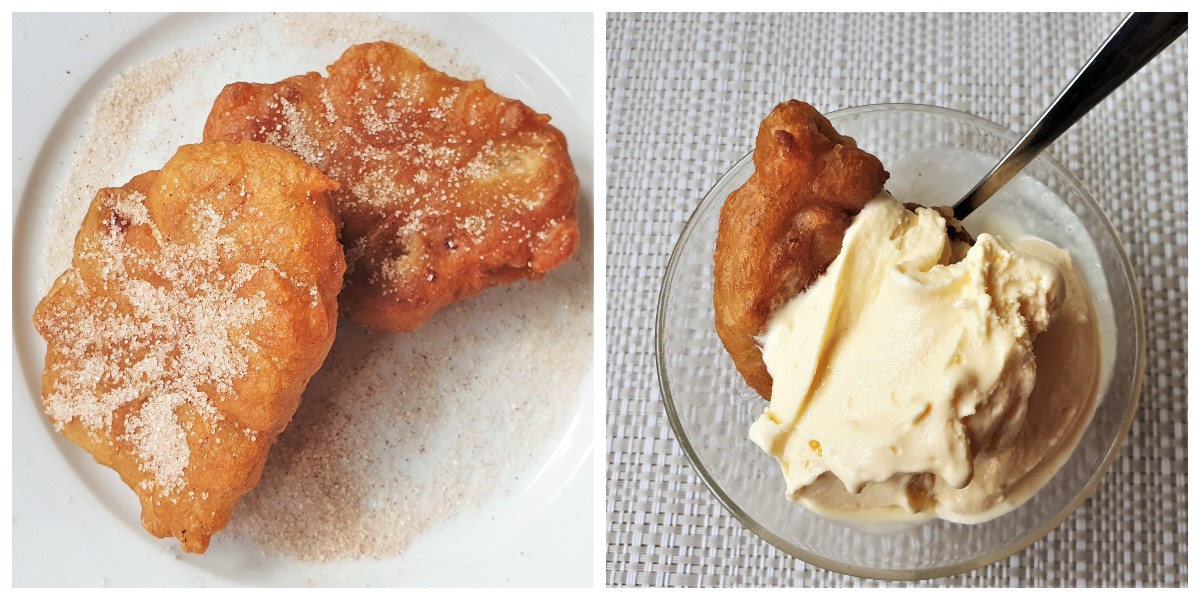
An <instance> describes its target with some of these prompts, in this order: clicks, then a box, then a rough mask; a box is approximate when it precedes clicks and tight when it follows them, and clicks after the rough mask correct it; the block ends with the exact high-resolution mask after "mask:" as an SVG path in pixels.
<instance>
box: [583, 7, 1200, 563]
mask: <svg viewBox="0 0 1200 600" xmlns="http://www.w3.org/2000/svg"><path fill="white" fill-rule="evenodd" d="M1119 21H1120V15H1113V14H1086V15H1084V14H1079V15H1054V14H1039V15H983V14H972V15H956V14H938V15H877V14H876V15H871V14H855V15H848V14H842V15H814V14H799V15H681V14H666V15H663V14H656V15H624V14H610V15H609V17H608V24H607V29H608V32H607V33H608V35H607V50H608V61H607V63H608V73H607V80H608V86H607V87H608V118H607V127H608V131H607V139H608V176H607V179H608V215H607V218H608V235H607V244H608V272H607V274H606V275H607V283H608V315H607V317H608V318H607V328H608V356H607V360H608V374H607V377H608V456H609V467H608V483H607V511H608V528H607V537H608V552H607V557H606V560H607V567H608V574H607V583H608V584H609V585H686V586H694V585H704V586H710V585H713V586H715V585H727V586H728V585H746V586H759V585H763V586H767V585H795V586H799V585H850V586H876V585H913V584H902V583H900V584H896V583H887V582H880V581H875V580H869V579H859V578H855V577H849V576H845V575H841V574H838V573H835V572H832V571H827V570H824V569H821V568H818V567H815V566H812V565H807V564H805V563H803V562H801V561H799V560H796V559H794V558H791V557H790V556H788V555H787V554H785V553H783V552H781V551H779V550H777V549H775V548H774V547H773V546H771V545H769V544H767V543H766V542H764V541H762V540H760V539H759V538H757V537H756V536H755V535H754V534H753V533H751V532H750V531H749V530H747V529H746V528H744V527H743V526H742V525H741V523H739V522H738V521H737V520H736V519H735V518H734V517H733V516H732V515H731V514H730V513H729V512H727V511H726V510H725V509H724V508H722V507H721V505H720V504H719V503H718V502H717V500H716V499H715V498H714V497H713V496H712V494H711V493H710V492H709V490H708V489H707V488H706V487H705V486H704V484H703V483H702V482H701V481H700V479H699V477H697V475H696V473H695V472H694V470H693V469H692V467H691V465H690V464H689V463H688V461H687V458H686V457H685V456H684V454H683V451H682V450H681V449H680V447H679V444H678V442H677V441H676V439H675V436H674V434H673V433H672V431H671V428H670V426H669V424H668V422H667V418H666V414H665V412H664V409H663V406H662V402H661V399H660V393H659V384H658V376H657V372H656V369H655V359H654V317H655V304H656V301H657V297H658V292H659V286H660V285H661V282H662V278H663V274H664V271H665V269H666V265H667V260H668V258H669V257H670V254H671V250H672V248H673V246H674V244H675V241H676V240H677V238H678V237H679V234H680V233H681V231H682V229H683V225H684V223H685V222H686V221H687V218H688V216H689V215H690V214H691V212H692V210H693V209H694V208H695V207H696V205H697V204H698V203H699V201H700V199H701V197H702V196H703V194H704V192H705V191H706V190H707V189H708V188H709V187H710V186H711V185H712V184H713V183H714V182H715V181H716V179H717V178H718V177H719V176H720V175H721V174H722V173H723V172H724V171H725V170H726V169H727V168H728V167H729V166H730V165H731V164H732V163H733V162H734V161H736V160H737V159H738V158H740V157H741V156H742V155H744V154H745V153H746V152H748V151H749V150H750V149H751V148H752V142H753V137H754V133H755V131H756V129H757V126H758V123H759V121H760V120H761V119H762V118H763V116H765V115H766V114H767V113H768V112H769V111H770V109H771V107H772V106H774V105H775V104H776V103H777V102H779V101H781V100H784V99H787V98H800V99H804V100H807V101H809V102H811V103H812V104H813V105H814V106H816V107H818V108H819V109H821V110H823V111H831V110H835V109H839V108H844V107H849V106H855V105H860V104H875V103H881V102H914V103H921V104H934V105H939V106H945V107H949V108H954V109H958V110H962V111H966V112H969V113H974V114H977V115H980V116H983V117H985V118H987V119H990V120H992V121H995V122H997V123H1000V124H1002V125H1005V126H1007V127H1009V128H1011V129H1014V130H1024V129H1025V127H1027V126H1028V125H1029V124H1030V123H1032V121H1033V119H1034V118H1036V116H1037V115H1038V114H1040V112H1041V110H1042V109H1043V108H1044V107H1045V106H1046V105H1047V104H1048V103H1049V101H1050V100H1052V99H1053V98H1054V96H1055V95H1056V94H1057V93H1058V92H1059V90H1060V88H1061V87H1062V85H1063V84H1065V82H1066V81H1068V80H1069V79H1070V77H1071V76H1072V75H1073V74H1074V73H1075V71H1076V70H1077V69H1078V67H1079V65H1081V64H1083V62H1084V61H1085V60H1086V59H1087V58H1088V56H1089V55H1090V54H1091V52H1092V50H1093V49H1094V48H1095V47H1096V46H1098V45H1099V44H1100V42H1102V41H1103V40H1104V39H1105V37H1106V36H1107V34H1108V33H1109V31H1110V30H1111V29H1112V28H1113V27H1114V26H1115V25H1116V24H1117V23H1118V22H1119ZM1049 152H1050V153H1051V154H1052V155H1053V156H1054V157H1056V158H1058V159H1059V160H1061V161H1063V163H1064V164H1066V166H1067V167H1068V168H1069V169H1070V170H1071V171H1072V172H1073V173H1075V174H1076V175H1077V176H1079V178H1080V179H1081V180H1082V181H1083V184H1084V185H1085V187H1086V188H1087V189H1089V190H1090V191H1091V192H1092V193H1093V194H1094V195H1095V196H1096V199H1097V200H1098V201H1099V202H1100V204H1101V205H1102V206H1103V207H1104V208H1105V210H1106V211H1107V212H1108V215H1109V217H1110V218H1111V219H1112V221H1113V224H1114V225H1115V226H1116V228H1117V230H1118V232H1119V233H1120V235H1121V238H1122V239H1123V240H1124V243H1125V246H1126V249H1127V250H1128V252H1129V255H1130V258H1131V260H1132V262H1133V265H1134V269H1135V272H1136V273H1137V277H1138V281H1139V283H1140V285H1141V290H1142V296H1143V299H1144V301H1145V310H1146V318H1147V327H1148V330H1147V340H1148V354H1147V359H1148V360H1147V370H1146V379H1145V385H1144V387H1143V389H1142V395H1141V405H1140V407H1139V408H1138V413H1137V415H1136V417H1135V421H1134V423H1133V427H1132V429H1131V430H1130V433H1129V438H1128V440H1127V441H1126V443H1125V446H1124V447H1123V448H1122V450H1121V453H1120V456H1119V458H1118V459H1117V461H1116V462H1115V463H1114V464H1113V467H1112V470H1111V471H1110V472H1109V473H1108V475H1107V476H1106V477H1105V478H1104V481H1103V482H1102V484H1101V485H1100V487H1099V489H1098V490H1097V491H1096V493H1095V495H1094V496H1093V497H1092V498H1090V499H1089V500H1088V501H1087V502H1086V503H1085V504H1084V505H1083V506H1082V507H1081V508H1079V509H1078V510H1077V511H1075V512H1074V513H1073V514H1072V515H1071V516H1070V517H1069V518H1068V519H1067V520H1066V521H1065V522H1064V523H1063V524H1062V525H1060V526H1059V527H1058V528H1056V529H1054V530H1053V531H1051V532H1050V534H1049V535H1048V536H1046V537H1045V538H1044V539H1042V540H1040V541H1038V542H1036V543H1034V544H1033V545H1032V546H1030V547H1029V548H1027V549H1025V550H1023V551H1021V552H1018V553H1017V554H1016V555H1014V556H1012V557H1010V558H1008V559H1005V560H1003V561H1001V562H999V563H996V564H994V565H991V566H989V567H986V568H983V569H978V570H976V571H973V572H971V573H967V574H963V575H959V576H955V577H949V578H945V579H939V580H933V581H926V582H918V583H916V584H915V585H931V584H932V585H961V586H984V585H1034V586H1040V585H1070V586H1075V585H1121V586H1126V585H1128V586H1132V585H1167V586H1179V585H1186V583H1187V38H1186V35H1185V37H1183V38H1181V39H1180V40H1179V41H1177V42H1176V43H1175V44H1173V45H1172V46H1171V47H1170V48H1168V49H1167V50H1166V51H1165V52H1164V53H1163V54H1162V55H1160V56H1159V57H1158V58H1157V59H1156V60H1155V61H1154V62H1153V63H1152V64H1151V65H1150V66H1149V67H1148V68H1146V69H1145V70H1143V71H1142V72H1140V73H1138V74H1137V75H1135V76H1134V77H1133V79H1131V80H1130V81H1129V82H1128V83H1126V84H1125V86H1124V87H1122V88H1121V89H1120V90H1118V91H1117V92H1116V93H1115V94H1114V95H1113V96H1111V97H1109V98H1108V99H1107V100H1106V101H1105V102H1104V103H1103V104H1101V105H1100V106H1099V107H1098V108H1097V109H1096V110H1094V111H1093V112H1092V113H1091V114H1089V115H1088V116H1087V117H1085V118H1084V119H1083V120H1082V121H1081V122H1080V123H1078V124H1077V125H1076V126H1075V127H1074V128H1073V129H1072V130H1071V131H1069V132H1068V133H1067V134H1066V135H1065V136H1064V137H1063V138H1062V139H1060V140H1059V141H1058V142H1057V143H1056V144H1055V145H1054V146H1052V147H1051V148H1050V150H1049Z"/></svg>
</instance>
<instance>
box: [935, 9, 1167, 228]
mask: <svg viewBox="0 0 1200 600" xmlns="http://www.w3.org/2000/svg"><path fill="white" fill-rule="evenodd" d="M1185 31H1187V13H1130V14H1129V15H1128V16H1127V17H1125V20H1124V21H1122V22H1121V24H1120V25H1118V26H1117V28H1116V29H1115V30H1113V32H1112V34H1111V35H1109V36H1108V39H1107V40H1105V41H1104V43H1103V44H1101V45H1100V48H1099V49H1098V50H1096V53H1095V54H1093V55H1092V57H1091V58H1090V59H1088V61H1087V63H1086V64H1085V65H1084V66H1083V68H1082V69H1080V71H1079V73H1078V74H1076V75H1075V78H1074V79H1072V80H1071V83H1068V84H1067V87H1066V89H1064V90H1063V91H1062V93H1060V94H1059V95H1058V97H1057V98H1055V99H1054V102H1052V103H1051V104H1050V107H1049V108H1047V109H1046V112H1043V113H1042V116H1040V117H1038V120H1037V122H1036V123H1034V124H1033V127H1030V128H1029V131H1028V132H1026V133H1025V136H1024V137H1022V138H1021V141H1019V142H1017V145H1015V146H1013V148H1012V150H1009V151H1008V155H1006V156H1005V157H1004V158H1003V159H1001V160H1000V162H999V163H997V164H996V166H995V167H993V168H992V170H991V172H990V173H988V174H987V175H985V176H984V178H983V179H981V180H980V181H979V183H977V184H975V188H974V189H972V190H971V191H970V192H968V193H967V195H966V196H963V198H962V200H959V201H958V203H956V204H955V205H954V216H955V217H956V218H958V219H960V220H961V219H965V218H966V217H967V215H969V214H971V212H972V211H974V210H975V209H976V208H979V207H980V206H982V205H983V203H984V202H986V201H987V199H988V198H990V197H991V195H992V194H994V193H996V191H997V190H999V189H1000V188H1001V187H1003V186H1004V184H1006V183H1008V180H1009V179H1012V177H1013V176H1014V175H1016V174H1017V172H1018V171H1020V170H1021V169H1023V168H1025V165H1027V164H1029V162H1030V161H1032V160H1033V159H1034V157H1036V156H1037V155H1038V154H1040V153H1041V152H1042V150H1045V149H1046V146H1049V145H1050V144H1051V143H1052V142H1053V141H1054V140H1056V139H1058V136H1060V135H1062V133H1063V132H1064V131H1066V130H1067V129H1069V128H1070V127H1071V126H1072V125H1074V124H1075V122H1076V121H1078V120H1079V118H1080V117H1082V116H1083V115H1085V114H1087V112H1088V111H1089V110H1092V108H1094V107H1095V106H1096V105H1097V104H1099V103H1100V101H1101V100H1103V99H1104V98H1105V97H1106V96H1108V95H1109V94H1110V93H1112V91H1113V90H1115V89H1117V88H1118V87H1120V86H1121V84H1123V83H1125V80H1126V79H1129V77H1130V76H1131V75H1133V74H1134V73H1136V72H1137V71H1138V69H1141V68H1142V67H1143V66H1145V65H1146V63H1148V62H1150V60H1151V59H1153V58H1154V57H1155V56H1158V53H1159V52H1162V51H1163V49H1165V48H1166V47H1167V46H1169V45H1171V42H1173V41H1175V38H1178V37H1179V36H1180V35H1183V32H1185Z"/></svg>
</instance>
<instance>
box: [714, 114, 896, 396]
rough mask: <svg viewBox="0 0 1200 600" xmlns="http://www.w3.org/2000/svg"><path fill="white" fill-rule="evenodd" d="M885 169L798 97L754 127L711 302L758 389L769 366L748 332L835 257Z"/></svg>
mask: <svg viewBox="0 0 1200 600" xmlns="http://www.w3.org/2000/svg"><path fill="white" fill-rule="evenodd" d="M887 178H888V173H887V171H885V170H884V169H883V164H882V163H880V162H879V159H877V158H875V157H874V156H872V155H871V154H868V153H867V152H864V151H863V150H860V149H859V148H858V147H857V146H856V145H855V142H854V140H853V139H851V138H849V137H846V136H843V135H839V134H838V132H837V131H835V130H834V129H833V125H831V124H830V123H829V120H828V119H826V118H825V117H824V116H822V115H821V113H819V112H817V110H816V109H815V108H813V107H812V106H810V105H808V104H806V103H804V102H800V101H797V100H789V101H787V102H784V103H782V104H779V105H778V106H776V107H775V108H774V110H772V111H771V114H770V115H768V116H767V118H766V119H764V120H763V122H762V124H761V125H760V126H759V129H758V138H757V140H756V141H755V145H754V174H753V175H751V176H750V179H749V181H747V182H746V183H745V184H744V185H743V186H742V187H740V188H738V189H737V190H736V191H734V192H733V193H732V194H730V195H729V198H728V199H726V201H725V205H724V206H723V207H722V208H721V220H720V224H719V225H718V230H717V247H716V253H715V254H714V255H713V260H714V262H715V268H714V270H713V276H714V290H713V305H714V308H715V309H716V326H717V334H718V335H719V336H720V337H721V341H722V343H724V345H725V349H726V350H727V351H728V352H729V355H730V356H731V357H732V358H733V362H734V365H735V366H736V367H737V369H738V372H739V373H741V374H742V377H743V378H745V380H746V383H747V384H749V385H750V387H752V388H754V389H755V390H756V391H757V392H758V393H759V394H760V395H762V397H763V398H766V399H768V400H770V399H771V375H770V374H769V373H768V372H767V367H766V365H765V364H763V360H762V352H761V350H760V349H759V346H758V342H757V340H756V338H757V336H759V335H762V334H763V333H764V331H765V330H766V325H767V320H768V319H769V318H770V316H771V314H772V313H773V312H774V311H775V309H777V308H779V307H780V306H782V305H783V304H784V303H786V302H787V301H788V300H790V299H792V298H793V297H795V296H796V295H797V294H799V293H800V292H802V291H804V290H805V289H806V288H807V287H808V286H809V285H810V284H811V283H812V282H813V281H814V280H816V279H817V277H819V276H820V275H821V274H822V273H824V272H825V269H826V268H828V267H829V264H830V263H832V262H833V259H835V258H837V255H838V252H840V251H841V247H842V236H843V235H844V234H845V233H846V228H847V227H849V226H850V222H851V220H853V218H854V216H855V215H857V214H858V212H859V211H860V210H862V208H863V207H864V206H865V205H866V204H867V202H869V201H870V200H871V199H872V198H874V197H875V196H877V195H878V194H879V193H880V192H881V191H883V184H884V182H885V181H887Z"/></svg>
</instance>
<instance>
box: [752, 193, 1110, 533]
mask: <svg viewBox="0 0 1200 600" xmlns="http://www.w3.org/2000/svg"><path fill="white" fill-rule="evenodd" d="M1042 246H1045V247H1036V248H1034V249H1035V250H1036V251H1037V253H1038V254H1040V255H1041V256H1043V257H1044V258H1045V259H1043V258H1038V257H1036V256H1033V255H1031V254H1029V253H1026V252H1021V251H1018V250H1015V249H1014V248H1013V247H1012V246H1010V245H1009V244H1007V243H1005V242H1004V241H1003V240H1001V239H999V238H996V237H993V236H991V235H988V234H982V235H980V236H979V237H978V239H977V240H976V242H975V243H974V245H972V246H970V247H968V246H967V245H966V244H965V243H963V242H960V241H956V240H954V239H953V238H951V237H949V236H948V235H947V232H946V223H945V220H944V219H943V218H942V217H941V216H940V215H939V214H938V213H937V212H935V211H932V210H928V209H918V210H917V211H916V212H915V213H914V212H911V211H908V210H907V209H905V208H904V206H903V205H901V204H900V203H898V202H896V201H895V200H892V199H891V198H890V197H881V198H878V199H876V200H875V201H873V202H871V203H870V204H868V205H867V206H866V207H865V208H864V209H863V211H862V212H861V213H860V214H859V215H858V216H857V217H856V218H855V220H854V222H853V224H852V225H851V226H850V228H849V229H848V230H847V231H846V235H845V238H844V241H843V244H842V249H841V252H840V253H839V255H838V257H837V259H836V260H834V262H833V263H832V264H831V265H830V266H829V268H828V269H827V271H826V273H825V274H824V275H822V276H821V277H820V278H819V279H818V280H817V281H815V282H814V283H813V284H812V285H811V286H810V287H809V288H808V289H807V290H806V291H805V292H804V293H802V294H800V295H799V296H797V297H796V298H794V299H792V300H791V301H789V302H788V303H787V304H786V305H784V306H783V307H781V308H780V309H778V310H777V311H776V312H775V314H774V315H773V316H772V318H771V320H770V322H769V323H768V327H767V330H766V332H765V333H764V335H763V337H762V339H761V343H762V347H763V360H764V362H765V363H766V366H767V369H768V371H769V372H770V373H771V376H772V378H773V379H774V384H773V387H772V401H771V404H770V406H769V408H768V409H767V410H766V411H765V412H764V414H763V416H762V417H761V418H759V420H758V421H757V422H756V423H755V424H754V425H753V426H752V427H751V432H750V435H751V439H752V440H753V441H754V442H755V443H757V444H758V445H759V446H761V447H762V448H763V450H765V451H766V452H768V453H769V454H770V455H771V456H773V457H774V458H775V459H776V460H777V461H778V462H779V465H780V467H781V468H782V470H783V474H784V478H785V481H786V490H787V495H788V497H789V498H791V499H793V500H795V501H798V502H801V503H802V504H804V505H805V506H807V507H809V508H811V509H813V510H815V511H816V512H819V513H822V514H827V515H831V516H839V517H850V518H864V517H865V518H886V519H892V520H909V519H915V518H930V517H933V516H939V517H942V518H947V519H952V520H956V521H966V522H969V521H977V520H984V519H986V518H990V517H992V516H995V515H996V514H999V513H1000V512H1003V511H1005V510H1008V509H1009V508H1012V507H1013V506H1016V505H1017V504H1019V503H1020V502H1023V501H1024V499H1026V498H1028V496H1029V495H1030V494H1032V492H1033V491H1036V489H1037V488H1038V487H1040V486H1041V485H1042V484H1043V483H1044V482H1045V480H1046V479H1048V478H1049V476H1050V475H1052V474H1053V472H1054V471H1055V470H1057V468H1058V466H1059V465H1061V463H1062V461H1063V460H1065V457H1066V455H1067V454H1069V450H1070V448H1073V447H1074V444H1075V442H1076V441H1077V440H1078V433H1079V432H1080V431H1081V427H1080V425H1079V422H1080V421H1082V422H1083V423H1084V424H1086V421H1087V419H1090V415H1091V411H1090V409H1088V404H1087V403H1086V402H1085V403H1081V402H1077V401H1073V400H1071V401H1066V402H1062V401H1057V400H1054V399H1051V400H1050V401H1048V402H1047V401H1043V400H1042V399H1041V396H1037V395H1035V396H1034V399H1035V400H1037V401H1038V402H1039V403H1038V404H1037V405H1036V406H1030V404H1031V402H1030V400H1029V399H1030V397H1031V393H1032V392H1033V391H1034V390H1035V382H1036V381H1037V377H1036V374H1037V371H1038V366H1039V365H1043V364H1044V363H1045V361H1041V360H1036V359H1035V343H1034V338H1035V337H1038V336H1039V334H1041V333H1042V332H1043V331H1046V330H1047V328H1049V327H1050V325H1051V323H1052V322H1058V321H1061V320H1064V318H1065V320H1066V321H1068V323H1067V324H1065V325H1063V326H1061V327H1059V328H1058V329H1061V330H1063V331H1064V332H1066V333H1065V334H1064V335H1058V336H1047V337H1048V339H1049V338H1053V339H1050V341H1051V342H1054V341H1055V340H1056V339H1057V340H1062V339H1067V340H1068V341H1067V343H1065V344H1064V343H1061V342H1059V343H1058V344H1057V345H1056V346H1055V348H1056V349H1055V350H1054V351H1053V352H1051V354H1054V355H1055V356H1056V357H1058V358H1064V359H1065V360H1069V361H1070V362H1071V365H1072V366H1071V368H1069V369H1068V368H1066V365H1061V367H1062V368H1061V370H1063V372H1064V373H1066V372H1068V371H1070V372H1071V373H1073V375H1070V376H1064V377H1047V378H1046V382H1045V383H1044V384H1042V385H1038V386H1037V387H1038V389H1039V390H1041V389H1043V388H1045V389H1046V390H1049V392H1050V394H1057V395H1059V396H1064V397H1067V398H1075V397H1077V396H1078V395H1079V394H1077V393H1073V392H1072V391H1073V390H1078V391H1080V392H1083V393H1084V394H1085V395H1091V396H1094V390H1095V380H1096V379H1097V377H1096V363H1097V358H1096V354H1095V351H1094V348H1095V344H1094V343H1093V344H1090V345H1088V346H1087V347H1082V346H1080V345H1079V344H1076V343H1073V342H1077V341H1080V339H1081V338H1080V337H1079V336H1080V334H1081V332H1085V330H1087V329H1088V328H1089V327H1090V328H1091V331H1092V332H1093V335H1094V330H1095V327H1094V325H1092V324H1091V322H1089V321H1088V318H1089V316H1090V315H1091V313H1090V303H1089V302H1088V299H1087V293H1086V291H1085V290H1083V288H1082V284H1081V282H1080V281H1079V277H1078V275H1077V274H1075V273H1074V270H1073V268H1072V267H1071V264H1070V259H1069V257H1067V255H1066V253H1065V252H1062V251H1060V250H1057V249H1056V248H1053V247H1052V246H1049V245H1046V244H1043V245H1042ZM1064 299H1065V300H1066V301H1067V304H1066V305H1065V306H1064V304H1063V302H1064ZM1060 312H1061V313H1064V314H1065V315H1067V316H1066V317H1058V318H1056V315H1059V313H1060ZM1084 341H1087V340H1084ZM1090 341H1091V342H1095V339H1094V337H1093V338H1092V339H1091V340H1090ZM1036 347H1039V348H1040V345H1039V346H1036ZM1088 385H1090V386H1091V387H1090V388H1089V387H1087V386H1088ZM1063 386H1069V387H1065V388H1064V387H1063ZM1080 386H1082V387H1083V389H1080ZM1089 389H1090V390H1091V392H1092V393H1090V394H1088V393H1087V390H1089ZM1056 402H1057V404H1060V405H1062V407H1060V408H1064V407H1065V408H1066V409H1068V412H1069V413H1070V415H1067V416H1069V417H1071V418H1066V419H1062V417H1063V414H1062V413H1063V411H1062V410H1059V408H1054V406H1055V405H1056ZM1027 413H1028V414H1029V415H1034V414H1036V415H1038V418H1039V419H1042V420H1044V421H1057V420H1063V421H1064V422H1063V423H1061V424H1060V423H1050V422H1047V423H1036V424H1034V423H1029V422H1030V421H1032V420H1033V419H1030V418H1027ZM1084 413H1086V415H1084ZM1060 446H1065V450H1062V451H1061V452H1060V451H1059V450H1061V448H1060Z"/></svg>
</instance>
